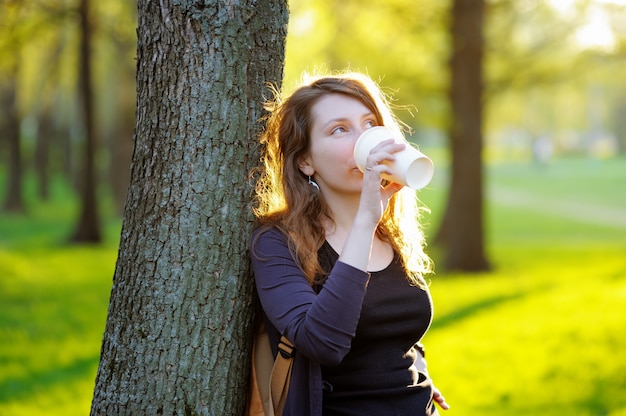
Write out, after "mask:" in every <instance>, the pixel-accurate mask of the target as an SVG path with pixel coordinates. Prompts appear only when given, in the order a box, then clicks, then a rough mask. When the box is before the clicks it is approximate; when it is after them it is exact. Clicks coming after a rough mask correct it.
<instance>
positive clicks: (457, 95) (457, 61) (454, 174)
mask: <svg viewBox="0 0 626 416" xmlns="http://www.w3.org/2000/svg"><path fill="white" fill-rule="evenodd" d="M484 8H485V3H484V0H454V2H453V6H452V15H451V29H450V31H451V34H452V56H451V59H450V73H451V80H450V91H449V94H450V104H451V112H452V122H451V129H450V142H451V143H450V148H451V152H452V158H451V160H452V163H451V183H450V194H449V197H448V202H447V206H446V211H445V214H444V217H443V221H442V224H441V228H440V230H439V233H438V235H437V238H436V241H437V243H440V244H441V245H443V247H444V252H445V257H444V260H443V263H444V264H443V265H444V268H446V269H448V270H462V271H481V270H487V269H489V263H488V261H487V259H486V255H485V250H484V234H483V232H484V224H483V173H482V160H481V153H482V140H483V139H482V117H483V115H482V109H483V102H482V97H483V79H482V66H483V64H482V57H483V43H484V41H483V33H482V28H483V16H484Z"/></svg>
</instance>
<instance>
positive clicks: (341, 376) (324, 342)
mask: <svg viewBox="0 0 626 416" xmlns="http://www.w3.org/2000/svg"><path fill="white" fill-rule="evenodd" d="M318 255H319V259H320V264H321V265H322V267H323V268H324V269H325V270H327V271H328V272H329V273H328V276H327V277H326V279H325V281H324V283H323V285H319V286H316V287H311V285H310V284H309V283H308V281H307V279H306V278H305V276H304V275H303V273H302V271H301V270H300V268H299V267H298V265H297V262H296V261H295V260H294V258H293V255H292V253H291V251H290V250H289V247H288V245H287V240H286V238H285V237H284V236H283V235H282V233H280V232H279V231H278V230H276V229H265V230H264V231H257V233H255V235H254V236H253V238H252V244H251V258H252V266H253V270H254V275H255V281H256V285H257V291H258V294H259V298H260V300H261V304H262V306H263V310H264V312H265V316H266V327H267V329H268V334H269V337H270V342H271V344H272V349H273V351H274V354H276V346H277V344H278V339H279V338H280V334H281V333H282V334H284V335H285V336H286V337H287V338H288V339H290V340H291V341H292V342H293V343H294V345H295V347H296V350H297V352H296V358H295V360H294V367H293V373H292V378H291V385H290V387H289V394H288V395H287V402H286V404H285V411H284V413H283V415H284V416H306V415H312V416H313V415H315V416H317V415H360V416H363V415H365V416H367V415H382V416H385V415H428V414H430V411H431V409H432V410H433V411H434V407H433V405H432V389H431V384H430V380H429V379H428V378H427V376H426V375H425V374H424V373H421V372H418V371H417V370H416V368H415V367H414V366H413V363H414V361H415V360H417V359H419V358H421V357H420V355H419V352H417V349H416V343H418V342H419V341H420V339H421V338H422V336H423V335H424V333H425V332H426V330H427V329H428V327H429V325H430V322H431V318H432V303H431V299H430V295H429V294H428V292H427V291H426V290H424V289H422V288H419V287H415V286H411V285H410V283H409V282H408V281H407V279H406V275H405V273H404V270H403V268H402V266H401V264H400V261H399V258H398V257H397V256H396V258H395V259H394V261H393V262H392V263H391V264H390V265H389V266H388V267H387V268H385V269H384V270H381V271H379V272H372V273H366V272H363V271H361V270H358V269H355V268H353V267H351V266H349V265H347V264H345V263H342V262H340V261H337V259H338V257H339V256H338V254H337V253H336V252H335V251H334V250H333V249H332V248H331V247H330V245H328V244H327V243H326V244H324V246H323V247H322V248H321V249H320V251H319V253H318Z"/></svg>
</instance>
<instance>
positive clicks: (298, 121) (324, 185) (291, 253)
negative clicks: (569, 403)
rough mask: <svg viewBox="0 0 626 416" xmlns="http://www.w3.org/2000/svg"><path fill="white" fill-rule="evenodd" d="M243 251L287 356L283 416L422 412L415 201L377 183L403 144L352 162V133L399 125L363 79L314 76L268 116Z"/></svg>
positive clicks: (420, 263) (422, 266) (424, 383)
mask: <svg viewBox="0 0 626 416" xmlns="http://www.w3.org/2000/svg"><path fill="white" fill-rule="evenodd" d="M268 110H269V112H270V113H269V114H270V115H269V116H268V118H267V120H266V121H267V127H266V131H265V132H264V134H263V136H262V137H261V142H262V144H263V145H264V146H265V153H264V156H263V163H264V170H263V172H262V174H261V177H260V178H259V181H258V183H257V188H256V191H257V195H256V196H257V203H258V205H257V207H256V210H255V214H256V215H257V217H258V219H259V220H260V224H261V226H260V227H259V228H258V229H257V230H256V232H255V233H254V235H253V236H252V239H251V245H250V253H251V258H252V266H253V270H254V275H255V281H256V286H257V291H258V294H259V298H260V300H261V305H262V307H263V311H264V314H265V324H266V328H267V330H268V334H269V337H270V342H271V344H272V348H273V351H274V354H276V352H277V344H278V341H279V339H280V335H281V334H282V335H285V336H286V337H287V339H289V340H290V341H291V342H292V343H293V344H294V345H295V348H296V351H297V352H296V355H295V360H294V367H293V373H292V378H291V383H290V388H289V394H288V396H287V402H286V404H285V411H284V415H285V416H290V415H293V416H303V415H358V416H364V415H376V416H385V415H431V414H437V413H436V412H437V410H436V409H435V406H434V402H437V403H439V405H440V406H441V407H442V408H443V409H446V408H447V407H448V406H447V404H446V403H445V401H444V399H443V397H442V396H441V394H439V392H438V391H437V390H436V389H435V388H434V387H433V385H432V382H431V380H430V378H429V377H428V373H427V372H426V365H425V362H424V360H423V349H422V348H421V344H420V343H419V341H420V339H421V338H422V337H423V335H424V334H425V332H426V331H427V329H428V327H429V325H430V322H431V319H432V305H431V298H430V295H429V293H428V289H427V287H426V284H425V281H424V278H423V276H424V275H425V274H427V273H429V272H430V271H431V262H430V259H429V258H428V256H427V255H426V254H425V253H424V249H423V248H424V238H423V234H422V232H421V229H420V226H419V223H418V217H419V215H418V214H419V212H418V208H417V200H416V197H415V192H414V191H412V190H410V189H403V188H402V186H401V185H398V184H395V183H387V182H386V181H384V180H382V179H381V174H382V173H387V172H388V168H387V166H386V165H385V164H383V163H382V162H385V161H391V160H393V159H394V157H395V156H394V154H395V153H397V152H398V151H400V150H402V149H403V148H404V145H403V144H397V143H394V142H393V140H392V139H391V138H390V140H388V141H385V142H382V143H380V144H379V145H378V146H376V147H375V148H374V149H372V151H371V152H370V154H369V156H368V158H367V163H366V170H365V173H362V172H361V171H360V170H359V169H358V168H357V166H356V164H355V161H354V158H353V149H354V144H355V142H356V140H357V138H358V137H359V135H360V134H361V133H362V132H363V131H365V130H366V129H369V128H371V127H374V126H378V125H384V126H387V127H389V128H391V129H392V130H394V131H397V132H398V133H399V134H400V127H399V124H398V122H397V120H396V119H395V117H394V115H393V114H392V112H391V110H390V108H389V105H388V104H387V101H386V100H385V97H384V96H383V94H382V93H381V92H380V90H379V88H378V87H377V86H376V85H375V83H374V82H373V81H372V80H371V79H369V78H368V77H366V76H364V75H361V74H345V75H341V76H331V77H322V78H317V79H315V80H313V81H312V82H309V83H307V84H305V85H303V86H301V87H300V88H298V89H296V90H295V91H294V92H293V93H292V94H291V95H290V96H288V97H284V98H283V97H280V96H279V94H278V92H277V93H276V97H275V99H274V100H273V101H272V102H271V103H270V105H269V106H268Z"/></svg>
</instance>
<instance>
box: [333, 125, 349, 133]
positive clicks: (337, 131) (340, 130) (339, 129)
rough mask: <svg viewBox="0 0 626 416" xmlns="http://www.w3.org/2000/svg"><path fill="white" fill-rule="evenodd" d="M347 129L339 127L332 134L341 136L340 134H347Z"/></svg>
mask: <svg viewBox="0 0 626 416" xmlns="http://www.w3.org/2000/svg"><path fill="white" fill-rule="evenodd" d="M345 132H346V129H345V128H343V127H341V126H339V127H335V128H334V129H333V130H332V131H331V134H339V133H345Z"/></svg>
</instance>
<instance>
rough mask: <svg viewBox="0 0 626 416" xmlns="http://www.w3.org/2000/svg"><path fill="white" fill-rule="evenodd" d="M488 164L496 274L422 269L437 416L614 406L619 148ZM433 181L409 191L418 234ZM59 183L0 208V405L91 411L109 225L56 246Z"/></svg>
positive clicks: (115, 232) (625, 282)
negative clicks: (93, 236)
mask: <svg viewBox="0 0 626 416" xmlns="http://www.w3.org/2000/svg"><path fill="white" fill-rule="evenodd" d="M486 173H487V184H486V191H487V193H486V194H487V202H488V203H487V206H486V231H487V237H486V238H487V251H488V256H489V259H490V261H491V262H492V265H493V271H492V272H491V273H481V274H472V275H461V274H443V273H440V274H436V275H435V276H433V277H432V278H431V291H432V295H433V298H434V301H435V320H434V322H433V325H432V328H431V331H430V332H429V333H428V335H427V337H426V339H425V340H424V341H425V344H426V347H427V357H428V361H429V366H430V371H431V374H432V376H433V378H434V380H435V382H436V384H437V386H438V387H439V388H440V389H441V391H442V393H443V394H444V395H445V396H446V398H447V400H448V402H449V403H450V404H451V405H452V409H451V410H450V411H448V412H447V413H444V414H447V415H450V416H454V415H458V416H461V415H533V416H534V415H583V416H584V415H611V416H618V415H626V394H624V393H625V392H626V330H625V329H626V308H625V306H626V160H624V159H613V160H608V161H603V162H598V161H591V160H586V159H575V160H560V161H557V162H554V163H553V164H551V165H548V166H545V167H543V168H539V167H537V166H532V165H530V164H528V163H521V162H519V163H509V164H493V165H490V166H489V167H488V169H487V171H486ZM445 181H446V176H445V171H442V172H441V173H439V172H438V174H437V175H436V177H435V179H434V181H433V183H432V184H431V187H430V189H427V190H425V191H423V192H422V193H421V197H422V199H423V200H424V201H425V202H426V203H427V204H428V205H429V206H430V207H431V208H432V214H430V215H428V216H427V218H426V219H427V220H428V222H429V223H430V224H431V225H430V227H429V232H431V233H434V232H435V230H436V225H437V224H438V221H439V218H440V215H441V214H442V207H443V200H444V198H445V195H444V194H443V192H442V191H440V190H442V189H445ZM1 193H2V192H0V194H1ZM68 195H70V193H69V192H68V190H67V189H66V188H65V187H64V186H63V185H62V184H58V183H57V184H56V185H55V188H54V190H53V199H52V200H51V201H50V202H49V203H46V204H36V203H34V202H32V197H30V198H31V199H29V201H30V203H29V207H30V211H29V214H28V215H26V216H7V215H4V216H1V217H0V339H1V340H2V341H1V342H0V416H4V415H7V416H8V415H11V416H14V415H15V416H19V415H29V416H30V415H63V416H66V415H86V414H88V413H89V406H90V402H91V398H92V389H93V385H94V379H95V374H96V370H97V365H98V355H99V351H100V342H101V337H102V333H103V331H104V323H105V319H106V313H107V306H108V298H109V291H110V287H111V281H112V276H113V271H114V267H115V258H116V255H117V252H116V245H117V242H118V238H119V228H120V221H119V220H118V219H115V218H108V219H107V220H106V223H105V230H106V236H107V237H106V242H105V243H104V244H102V245H100V246H72V245H68V244H66V239H67V236H69V235H70V234H71V231H72V227H73V226H74V220H73V217H74V216H75V214H76V204H75V201H74V200H73V199H72V198H70V197H69V196H68ZM435 257H436V256H435Z"/></svg>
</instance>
